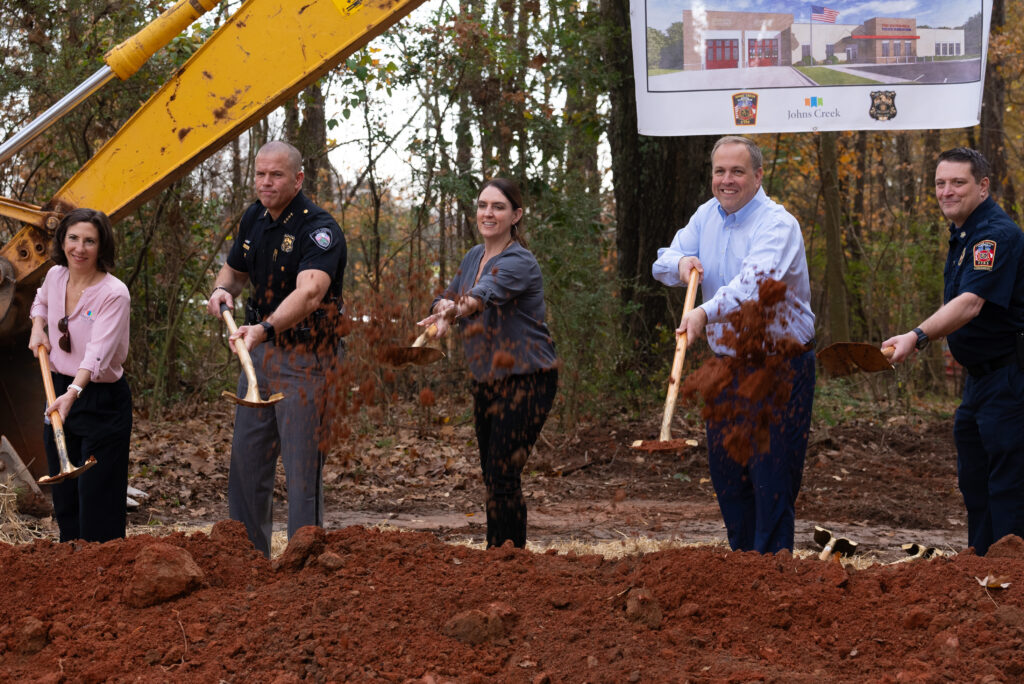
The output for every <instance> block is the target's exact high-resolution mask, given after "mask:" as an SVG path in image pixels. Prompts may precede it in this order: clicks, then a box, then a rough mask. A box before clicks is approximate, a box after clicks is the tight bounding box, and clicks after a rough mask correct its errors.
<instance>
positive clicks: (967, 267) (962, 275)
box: [943, 197, 1024, 366]
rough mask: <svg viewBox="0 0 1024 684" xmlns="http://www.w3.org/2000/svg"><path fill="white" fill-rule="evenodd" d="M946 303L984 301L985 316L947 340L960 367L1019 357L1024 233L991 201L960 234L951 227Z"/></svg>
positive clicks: (1023, 318)
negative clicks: (961, 298) (960, 298)
mask: <svg viewBox="0 0 1024 684" xmlns="http://www.w3.org/2000/svg"><path fill="white" fill-rule="evenodd" d="M943 278H944V282H945V291H944V292H943V301H944V302H948V301H949V300H951V299H953V298H954V297H956V296H957V295H960V294H963V293H964V292H970V293H972V294H975V295H977V296H979V297H981V298H982V299H984V300H985V304H984V306H982V308H981V312H980V313H979V314H978V315H977V316H976V317H975V318H974V319H972V320H971V321H969V322H968V323H967V324H965V325H964V326H963V327H961V328H960V329H959V330H956V331H955V332H953V333H950V335H949V336H948V341H949V349H950V351H951V352H952V353H953V358H955V359H956V360H957V362H959V363H961V364H963V365H965V366H971V365H975V364H981V363H987V362H989V361H994V360H996V359H1000V358H1003V357H1005V356H1007V355H1009V354H1011V353H1014V352H1015V349H1016V347H1015V339H1014V335H1015V333H1016V332H1017V331H1019V330H1024V233H1022V232H1021V229H1020V227H1018V226H1017V224H1016V223H1014V222H1013V219H1011V218H1010V217H1009V216H1007V214H1006V212H1004V211H1003V210H1002V208H1001V207H1000V206H999V205H998V204H996V203H995V201H994V200H993V199H992V198H991V197H988V198H986V199H985V200H984V201H983V202H982V203H981V204H979V205H978V206H977V207H976V208H975V209H974V211H973V212H972V213H971V215H970V216H969V217H968V218H967V220H966V221H964V225H963V226H962V227H960V228H957V227H956V226H952V225H951V226H950V238H949V255H948V256H947V257H946V268H945V271H944V273H943Z"/></svg>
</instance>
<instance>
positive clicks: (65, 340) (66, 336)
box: [57, 316, 71, 354]
mask: <svg viewBox="0 0 1024 684" xmlns="http://www.w3.org/2000/svg"><path fill="white" fill-rule="evenodd" d="M57 330H59V331H60V339H59V340H57V344H58V345H60V348H61V349H63V350H64V353H66V354H70V353H71V333H69V332H68V317H67V316H65V317H64V318H62V319H60V320H59V321H57Z"/></svg>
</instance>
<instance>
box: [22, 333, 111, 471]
mask: <svg viewBox="0 0 1024 684" xmlns="http://www.w3.org/2000/svg"><path fill="white" fill-rule="evenodd" d="M39 370H40V371H41V372H42V374H43V387H44V388H45V389H46V403H47V405H52V404H53V402H55V401H57V395H56V393H55V392H54V391H53V378H52V377H51V376H50V355H49V354H48V353H47V352H46V347H44V346H43V345H39ZM50 425H52V426H53V441H54V442H55V443H56V444H57V460H58V461H59V462H60V472H59V473H57V474H56V475H43V476H42V477H41V478H39V479H38V480H36V481H37V482H38V483H39V484H41V485H52V484H57V483H58V482H61V481H63V480H68V479H71V478H75V477H78V476H79V475H81V474H82V473H84V472H85V471H86V470H88V469H89V468H92V467H93V466H94V465H96V457H95V456H90V457H89V458H88V459H86V461H85V463H83V464H82V465H80V466H78V467H77V468H74V467H72V465H71V459H69V458H68V445H67V442H65V441H64V421H62V420H61V419H60V412H58V411H51V412H50Z"/></svg>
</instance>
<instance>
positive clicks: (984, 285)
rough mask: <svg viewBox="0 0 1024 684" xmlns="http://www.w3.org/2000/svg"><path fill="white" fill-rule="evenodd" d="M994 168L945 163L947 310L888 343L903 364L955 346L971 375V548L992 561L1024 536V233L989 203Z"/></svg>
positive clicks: (960, 424) (961, 473)
mask: <svg viewBox="0 0 1024 684" xmlns="http://www.w3.org/2000/svg"><path fill="white" fill-rule="evenodd" d="M990 173H991V170H990V167H989V164H988V161H987V160H986V159H985V157H983V156H982V155H981V154H980V153H978V152H976V151H975V150H972V149H968V148H964V147H958V148H955V149H952V150H947V151H946V152H943V153H942V154H941V155H939V163H938V166H937V167H936V169H935V194H936V197H937V199H938V201H939V207H940V208H941V209H942V213H943V214H944V215H945V217H946V218H947V219H949V220H950V221H951V225H950V237H949V254H948V256H947V257H946V268H945V271H944V274H943V278H944V282H945V291H944V292H943V301H944V302H945V303H944V304H943V305H942V307H941V308H939V310H938V311H936V312H935V313H934V314H932V315H931V316H930V317H929V318H928V319H927V320H925V321H924V322H923V323H921V325H920V326H918V327H916V328H914V329H913V330H912V331H911V332H908V333H904V334H903V335H897V336H895V337H892V338H890V339H888V340H886V341H885V342H883V343H882V346H883V347H884V346H890V345H892V346H894V347H895V348H896V351H895V353H894V354H893V361H902V360H904V359H906V358H907V357H908V356H910V355H912V354H913V353H914V352H915V351H917V350H920V349H923V348H924V347H925V346H926V345H927V344H928V342H929V341H930V340H934V339H938V338H940V337H947V339H948V342H949V349H950V351H951V352H952V353H953V358H954V359H956V360H957V362H958V363H960V364H961V365H962V366H964V368H966V369H967V378H966V381H965V384H964V394H963V402H962V403H961V405H960V407H959V408H958V409H957V411H956V419H955V422H954V426H953V438H954V441H955V442H956V450H957V475H958V477H959V481H960V492H961V493H962V494H963V497H964V504H965V505H966V507H967V543H968V545H969V546H973V547H974V550H975V552H977V553H978V554H979V555H984V554H985V553H986V552H987V551H988V548H989V547H990V546H991V545H992V544H993V543H994V542H996V541H998V540H999V539H1001V538H1002V537H1004V536H1005V535H1008V534H1015V535H1017V536H1020V537H1024V233H1021V229H1020V227H1019V226H1018V225H1017V224H1016V223H1014V222H1013V220H1012V219H1011V218H1010V217H1009V216H1007V214H1006V212H1004V211H1003V210H1002V209H1001V208H1000V207H999V205H997V204H996V203H995V201H994V200H993V199H992V198H991V197H990V196H989V174H990Z"/></svg>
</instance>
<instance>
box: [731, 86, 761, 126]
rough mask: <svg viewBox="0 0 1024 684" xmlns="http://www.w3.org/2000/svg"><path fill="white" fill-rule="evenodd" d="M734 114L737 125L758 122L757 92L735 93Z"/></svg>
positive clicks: (733, 98)
mask: <svg viewBox="0 0 1024 684" xmlns="http://www.w3.org/2000/svg"><path fill="white" fill-rule="evenodd" d="M732 115H733V119H734V120H735V121H736V125H737V126H753V125H755V124H757V93H733V95H732Z"/></svg>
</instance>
